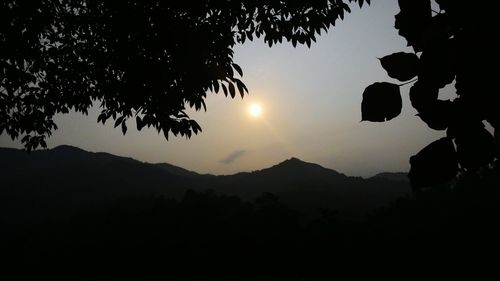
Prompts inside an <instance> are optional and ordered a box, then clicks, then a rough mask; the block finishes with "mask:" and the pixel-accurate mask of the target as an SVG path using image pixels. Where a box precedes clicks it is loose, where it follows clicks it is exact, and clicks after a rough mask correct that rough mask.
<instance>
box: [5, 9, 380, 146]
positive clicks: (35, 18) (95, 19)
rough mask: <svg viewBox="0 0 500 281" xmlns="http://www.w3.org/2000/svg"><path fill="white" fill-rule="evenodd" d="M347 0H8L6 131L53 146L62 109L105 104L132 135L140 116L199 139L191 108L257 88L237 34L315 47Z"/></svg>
mask: <svg viewBox="0 0 500 281" xmlns="http://www.w3.org/2000/svg"><path fill="white" fill-rule="evenodd" d="M345 2H346V1H343V0H335V1H334V0H327V1H324V0H310V1H302V0H289V1H288V0H287V1H278V0H242V1H229V0H202V1H160V0H126V1H118V0H115V1H90V0H67V1H62V0H59V1H51V0H42V1H19V0H5V1H1V3H0V73H1V76H0V134H2V133H3V132H4V131H5V132H6V133H7V134H8V135H9V136H10V137H11V138H12V139H16V138H18V137H22V139H21V141H22V143H23V144H24V145H25V147H26V148H27V149H28V150H31V149H35V148H37V147H39V146H42V147H45V146H46V144H45V139H46V137H48V136H50V134H51V132H52V131H53V130H55V129H57V126H56V124H55V123H54V121H53V117H54V115H55V114H57V113H68V112H69V111H70V110H75V111H77V112H82V113H84V114H87V110H88V109H89V108H90V107H91V106H92V105H93V104H94V103H100V107H101V114H100V115H99V117H98V119H97V121H98V122H102V123H103V124H104V123H105V122H106V121H107V120H108V119H113V120H114V121H115V124H114V125H115V127H117V126H121V129H122V131H123V133H124V134H125V133H126V131H127V121H128V120H130V119H135V121H136V125H137V129H138V130H141V129H142V128H143V127H145V126H147V127H154V128H155V129H156V130H158V132H163V134H164V135H165V137H166V138H167V139H168V135H169V133H170V132H171V133H173V134H174V135H179V134H180V135H181V136H186V137H188V138H189V137H191V135H192V133H195V134H196V133H198V132H199V131H201V128H200V126H199V125H198V124H197V123H196V121H195V120H192V119H190V117H189V116H188V115H187V114H186V112H185V109H186V108H187V107H190V108H194V109H196V110H200V109H202V108H203V109H205V110H206V107H205V103H204V99H205V98H206V96H207V92H209V91H211V92H215V93H218V92H220V91H222V92H223V93H224V95H226V96H231V97H232V98H234V97H235V96H236V95H237V93H239V94H240V95H241V96H242V97H243V96H244V95H245V93H246V92H248V89H247V87H246V86H245V84H244V83H243V82H242V81H241V80H240V78H238V77H241V76H243V72H242V69H241V68H240V67H239V66H238V65H237V64H236V63H234V62H233V50H232V48H233V47H234V45H235V44H236V43H243V42H245V41H246V40H253V39H254V37H257V38H259V37H260V36H262V37H263V40H264V41H265V42H266V43H267V44H269V46H272V45H273V44H277V43H278V42H279V43H282V41H283V40H286V41H288V42H291V43H292V44H293V46H296V45H297V44H306V45H307V46H310V45H311V42H313V41H315V38H316V35H319V34H321V31H322V30H323V31H325V32H326V31H327V30H328V28H329V27H330V26H333V25H334V24H335V21H336V20H337V19H338V18H341V19H343V17H344V13H346V12H350V9H349V6H348V5H347V3H345ZM349 2H358V4H359V6H362V5H363V3H364V2H367V3H370V1H369V0H367V1H363V0H359V1H358V0H349ZM236 74H237V75H236Z"/></svg>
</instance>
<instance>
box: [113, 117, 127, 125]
mask: <svg viewBox="0 0 500 281" xmlns="http://www.w3.org/2000/svg"><path fill="white" fill-rule="evenodd" d="M124 118H125V117H124V116H120V117H118V119H116V121H115V128H116V127H118V126H119V125H120V124H121V123H122V122H123V119H124Z"/></svg>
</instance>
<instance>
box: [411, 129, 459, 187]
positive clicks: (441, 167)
mask: <svg viewBox="0 0 500 281" xmlns="http://www.w3.org/2000/svg"><path fill="white" fill-rule="evenodd" d="M410 164H411V168H410V173H409V174H408V177H409V178H410V183H411V186H412V188H413V189H420V188H423V187H429V186H432V185H437V184H442V183H445V182H447V181H449V180H450V179H452V178H454V177H455V176H456V175H457V172H458V161H457V153H456V151H455V147H454V146H453V142H452V140H451V138H447V137H445V138H442V139H439V140H437V141H434V142H432V143H431V144H429V145H428V146H426V147H425V148H424V149H422V150H421V151H420V152H419V153H417V155H414V156H412V157H411V158H410Z"/></svg>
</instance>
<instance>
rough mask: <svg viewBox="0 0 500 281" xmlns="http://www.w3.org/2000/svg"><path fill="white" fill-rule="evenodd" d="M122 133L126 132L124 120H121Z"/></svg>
mask: <svg viewBox="0 0 500 281" xmlns="http://www.w3.org/2000/svg"><path fill="white" fill-rule="evenodd" d="M122 133H123V134H124V135H125V134H126V133H127V125H126V124H125V122H122Z"/></svg>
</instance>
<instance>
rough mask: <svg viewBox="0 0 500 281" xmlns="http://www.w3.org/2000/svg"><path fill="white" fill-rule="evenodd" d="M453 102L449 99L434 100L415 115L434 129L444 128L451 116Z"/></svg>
mask: <svg viewBox="0 0 500 281" xmlns="http://www.w3.org/2000/svg"><path fill="white" fill-rule="evenodd" d="M452 112H453V103H452V102H451V101H449V100H446V101H445V100H435V101H434V102H432V103H429V104H428V105H427V106H426V107H424V108H422V110H420V111H419V112H418V114H417V116H419V117H420V119H422V121H424V122H425V124H427V126H429V128H431V129H434V130H446V128H448V125H449V124H450V122H451V119H452V118H453V114H452Z"/></svg>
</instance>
